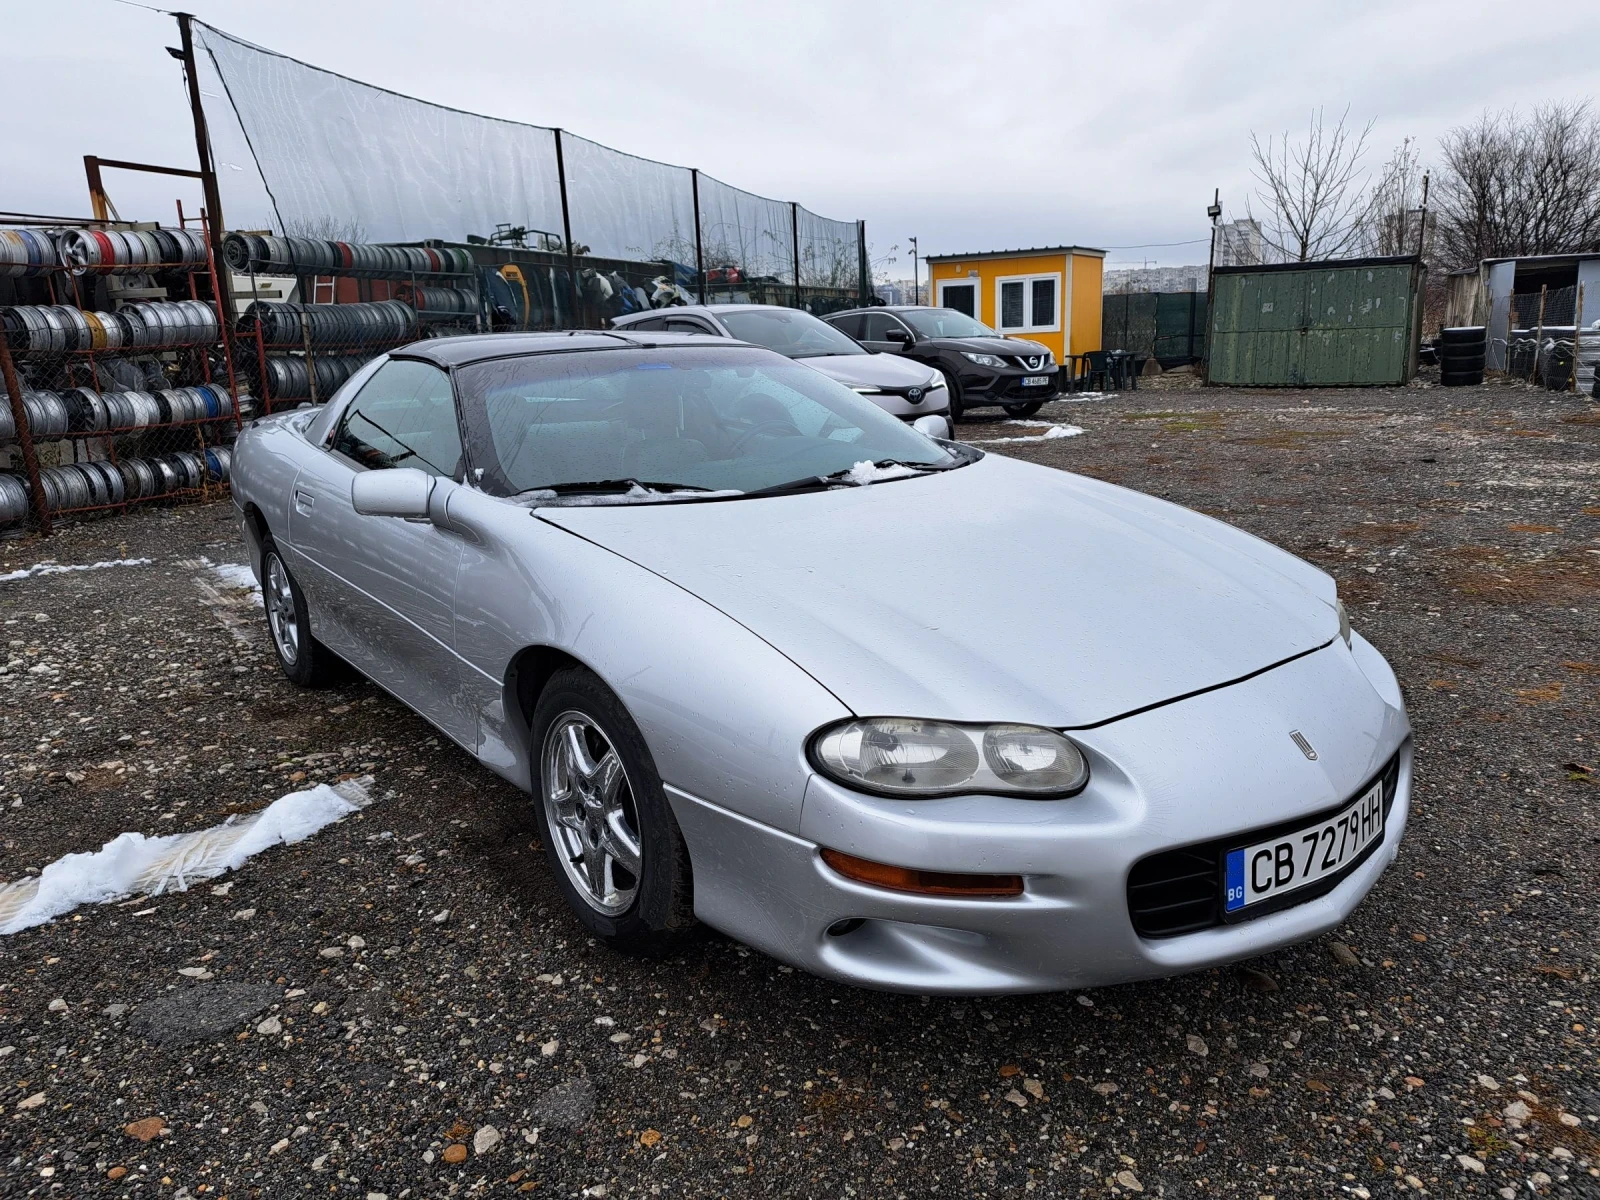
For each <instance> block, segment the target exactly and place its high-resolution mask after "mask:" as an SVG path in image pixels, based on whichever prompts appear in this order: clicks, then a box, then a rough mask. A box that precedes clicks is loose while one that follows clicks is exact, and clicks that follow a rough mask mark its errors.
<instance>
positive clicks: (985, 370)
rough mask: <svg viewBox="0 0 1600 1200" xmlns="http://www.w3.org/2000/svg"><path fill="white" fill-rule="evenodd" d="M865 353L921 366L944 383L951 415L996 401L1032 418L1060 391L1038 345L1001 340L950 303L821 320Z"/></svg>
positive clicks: (836, 315) (868, 310)
mask: <svg viewBox="0 0 1600 1200" xmlns="http://www.w3.org/2000/svg"><path fill="white" fill-rule="evenodd" d="M824 320H826V321H827V322H828V323H829V324H830V325H832V326H833V327H834V328H835V329H838V330H839V331H840V332H841V333H846V334H849V335H850V336H851V337H852V338H854V339H855V340H856V341H858V342H860V343H861V344H862V345H863V346H865V347H866V348H867V349H868V350H876V351H879V352H881V353H890V354H901V355H904V356H905V357H907V358H910V359H913V360H915V361H916V362H919V363H926V364H927V365H928V366H930V367H933V368H934V369H935V370H937V371H939V372H940V373H941V374H943V375H944V377H945V379H946V380H947V381H948V382H949V386H950V417H951V419H952V420H959V419H960V418H961V414H962V412H963V410H965V409H969V408H981V407H984V406H988V405H999V406H1000V407H1001V408H1003V409H1005V410H1006V412H1007V413H1009V414H1010V415H1011V416H1013V417H1031V416H1033V414H1034V413H1036V412H1038V411H1039V409H1040V408H1041V407H1042V406H1043V405H1044V403H1045V401H1047V400H1054V399H1055V398H1056V396H1058V395H1059V394H1060V390H1061V386H1060V374H1059V372H1058V370H1057V368H1056V363H1055V359H1054V358H1053V357H1052V356H1051V354H1050V351H1049V350H1048V349H1047V348H1046V347H1044V346H1041V345H1039V343H1038V342H1027V341H1023V340H1022V339H1021V338H1009V337H1001V336H1000V335H999V334H998V333H996V332H995V331H994V330H992V329H990V328H989V327H988V326H987V325H985V324H983V323H982V322H981V321H977V320H974V319H973V318H972V317H969V316H967V315H966V313H962V312H957V311H956V310H955V309H953V308H932V307H929V306H927V305H911V304H903V305H889V306H887V307H878V308H855V309H850V310H849V311H847V312H841V313H830V314H829V315H828V316H827V317H825V318H824Z"/></svg>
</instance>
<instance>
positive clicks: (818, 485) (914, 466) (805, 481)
mask: <svg viewBox="0 0 1600 1200" xmlns="http://www.w3.org/2000/svg"><path fill="white" fill-rule="evenodd" d="M860 465H861V464H860V463H856V464H853V465H851V466H848V467H845V468H844V469H843V470H840V471H834V472H832V473H831V474H828V475H807V476H805V477H804V478H801V479H791V480H789V482H787V483H775V484H773V485H772V486H771V487H764V488H757V489H756V490H755V491H753V492H746V493H745V496H746V497H749V496H773V495H777V494H778V493H780V492H814V491H821V490H822V489H823V488H830V487H839V486H840V485H841V484H845V483H848V482H849V481H850V473H851V472H852V471H854V470H855V469H856V467H858V466H860ZM872 465H873V466H874V467H907V468H909V469H910V470H913V471H918V472H921V471H950V470H953V469H955V468H956V467H961V466H965V465H966V464H965V463H944V464H940V463H914V462H904V461H902V460H901V459H898V458H880V459H877V460H876V461H875V462H873V464H872ZM895 478H896V479H909V478H910V476H909V475H896V476H895ZM869 482H871V481H869ZM885 482H887V480H885ZM856 486H858V487H864V486H866V485H865V484H857V485H856Z"/></svg>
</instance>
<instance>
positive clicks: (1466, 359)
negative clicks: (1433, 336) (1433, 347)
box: [1439, 325, 1489, 387]
mask: <svg viewBox="0 0 1600 1200" xmlns="http://www.w3.org/2000/svg"><path fill="white" fill-rule="evenodd" d="M1488 332H1489V331H1488V329H1487V328H1486V327H1485V326H1483V325H1460V326H1456V327H1454V328H1451V329H1443V330H1440V332H1439V382H1440V383H1441V384H1442V385H1443V386H1445V387H1476V386H1477V385H1478V384H1480V383H1482V382H1483V364H1484V354H1485V352H1486V349H1487V347H1488Z"/></svg>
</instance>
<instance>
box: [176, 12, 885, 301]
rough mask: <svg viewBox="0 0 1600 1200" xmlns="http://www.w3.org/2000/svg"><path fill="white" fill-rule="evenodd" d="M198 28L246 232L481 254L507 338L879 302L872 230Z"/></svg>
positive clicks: (220, 143) (229, 179)
mask: <svg viewBox="0 0 1600 1200" xmlns="http://www.w3.org/2000/svg"><path fill="white" fill-rule="evenodd" d="M192 29H193V31H194V40H195V47H196V54H195V69H196V72H197V75H198V77H199V81H200V88H199V94H200V97H201V103H202V105H203V111H204V120H205V128H206V131H207V133H208V136H209V140H210V145H211V147H212V149H213V154H214V158H215V160H216V177H217V183H218V188H219V190H220V198H221V202H222V205H223V208H224V211H225V212H226V213H227V216H228V223H229V226H230V227H231V228H233V229H236V230H251V229H262V230H268V229H270V230H273V231H275V232H276V233H277V234H279V235H280V236H282V237H288V238H291V239H292V238H302V239H307V238H309V239H337V240H339V241H342V242H349V243H352V244H360V243H366V242H381V243H391V244H394V243H400V244H404V243H417V244H427V245H436V246H444V247H466V248H470V249H471V250H472V251H473V261H474V263H475V264H476V265H477V266H478V267H479V268H488V269H489V271H490V272H491V273H492V274H493V275H496V276H498V277H499V281H496V280H494V279H488V278H485V279H484V281H483V285H484V287H485V288H486V289H487V290H488V291H489V292H490V293H491V300H493V301H494V302H495V303H496V305H497V306H498V308H497V311H496V312H493V313H491V314H490V315H489V323H490V327H492V328H496V329H498V328H535V329H571V328H583V327H594V326H597V325H599V324H601V323H602V322H604V321H605V320H606V319H608V318H609V317H610V316H615V315H619V314H620V313H624V312H630V311H635V310H636V307H637V306H639V305H643V306H645V307H665V306H667V305H670V304H674V303H676V304H682V303H695V302H704V303H712V304H716V303H736V302H756V303H772V304H787V305H793V306H796V307H804V308H807V309H810V310H811V311H813V312H830V311H835V310H837V309H840V308H844V307H850V306H854V305H857V304H862V303H865V302H866V300H867V298H868V295H869V287H868V281H867V269H866V254H865V241H864V230H863V228H862V226H861V224H860V223H859V222H855V221H836V220H830V219H828V218H826V217H820V216H818V215H816V214H815V213H811V212H808V211H807V210H805V209H804V208H802V207H800V206H799V205H798V204H795V203H792V202H786V201H779V200H772V199H769V198H767V197H764V196H758V195H755V194H753V193H750V192H746V191H742V190H740V189H739V188H736V187H732V186H730V185H728V184H726V183H723V182H721V181H720V180H717V179H713V178H711V177H710V176H708V175H705V174H703V173H702V172H700V171H698V170H694V169H690V168H685V167H678V166H672V165H670V164H667V163H661V162H656V161H653V160H651V159H646V158H640V157H637V156H635V155H631V154H625V153H623V152H621V151H617V150H613V149H611V148H610V147H608V146H603V145H601V144H599V143H598V142H593V141H590V140H589V139H587V138H583V137H579V136H577V135H576V134H572V133H569V132H566V131H564V130H560V129H550V128H545V127H543V126H537V125H527V124H523V123H520V122H516V121H505V120H499V119H495V118H491V117H483V116H477V115H475V114H472V113H466V112H461V111H459V110H457V109H451V108H446V107H444V106H442V105H437V104H431V103H428V102H425V101H422V100H418V99H415V98H414V97H411V96H406V95H401V94H399V93H396V92H391V91H387V90H385V89H383V88H377V87H372V86H370V85H368V84H364V83H359V82H357V81H355V80H352V79H347V78H345V77H344V76H341V75H337V74H334V73H333V72H331V71H327V70H323V69H321V68H318V67H313V66H310V65H308V64H306V63H303V62H299V61H297V60H295V59H292V58H288V57H287V56H285V55H282V54H277V53H274V52H273V51H270V50H265V49H262V48H261V47H259V46H254V45H251V44H249V43H247V42H243V41H241V40H240V39H238V38H235V37H233V36H231V35H229V34H226V33H223V32H222V31H220V30H217V29H214V28H211V27H210V26H207V25H204V24H201V23H200V22H193V23H192ZM351 130H359V131H360V136H358V137H352V136H350V131H351ZM507 267H515V268H516V270H514V271H513V270H506V269H505V268H507ZM519 276H520V278H519ZM502 281H503V282H504V283H505V285H506V286H505V287H502V286H501V282H502ZM519 302H520V303H519Z"/></svg>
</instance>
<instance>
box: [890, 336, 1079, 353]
mask: <svg viewBox="0 0 1600 1200" xmlns="http://www.w3.org/2000/svg"><path fill="white" fill-rule="evenodd" d="M917 345H918V346H932V347H933V348H935V349H937V350H965V351H968V352H969V353H971V354H1049V353H1050V347H1048V346H1041V345H1040V344H1039V343H1038V342H1029V341H1025V340H1024V339H1022V338H1005V337H992V338H984V337H975V338H927V339H926V340H924V341H921V342H918V343H917Z"/></svg>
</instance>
